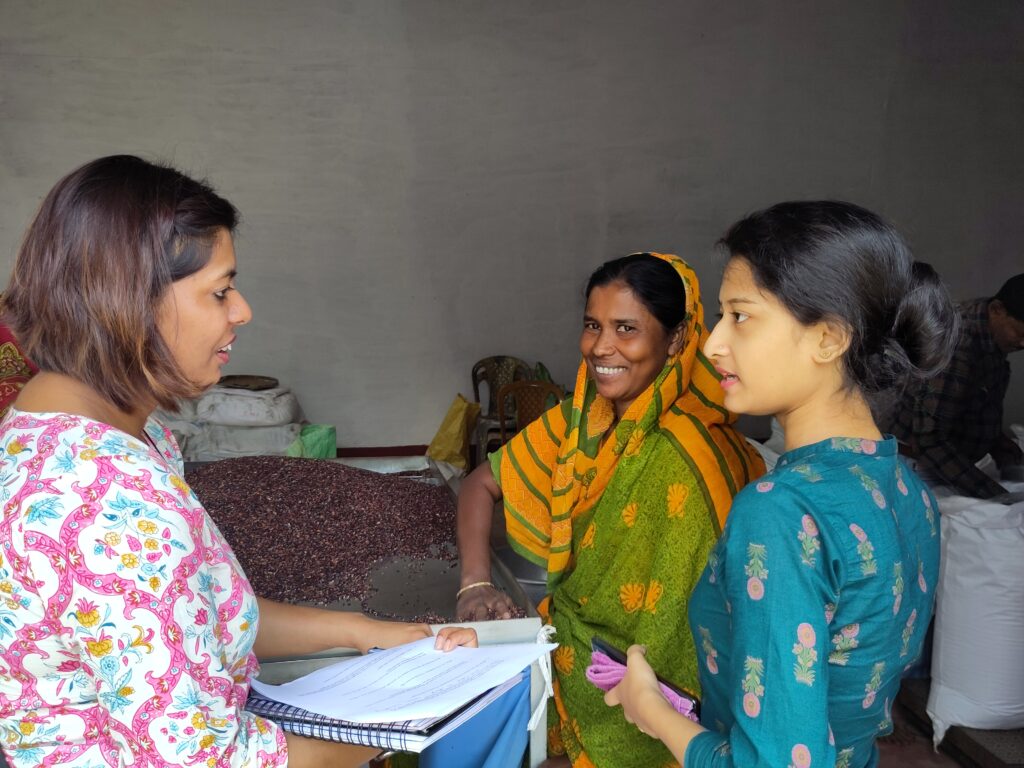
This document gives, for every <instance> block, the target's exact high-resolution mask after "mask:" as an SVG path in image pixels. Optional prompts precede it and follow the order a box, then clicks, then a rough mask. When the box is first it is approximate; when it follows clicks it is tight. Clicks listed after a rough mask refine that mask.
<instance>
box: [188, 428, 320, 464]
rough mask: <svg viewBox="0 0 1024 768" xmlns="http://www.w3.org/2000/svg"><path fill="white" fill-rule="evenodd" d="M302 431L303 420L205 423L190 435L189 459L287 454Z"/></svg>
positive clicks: (209, 459) (200, 459)
mask: <svg viewBox="0 0 1024 768" xmlns="http://www.w3.org/2000/svg"><path fill="white" fill-rule="evenodd" d="M300 432H302V425H301V424H281V425H278V426H273V427H226V426H223V425H220V424H204V425H203V427H202V429H201V430H200V431H199V433H198V434H194V435H191V436H189V438H188V453H187V455H186V458H187V459H188V460H189V461H216V460H218V459H233V458H237V457H239V456H283V455H284V453H285V451H286V450H287V449H288V446H289V445H291V444H292V443H294V442H295V440H296V439H297V438H298V437H299V433H300Z"/></svg>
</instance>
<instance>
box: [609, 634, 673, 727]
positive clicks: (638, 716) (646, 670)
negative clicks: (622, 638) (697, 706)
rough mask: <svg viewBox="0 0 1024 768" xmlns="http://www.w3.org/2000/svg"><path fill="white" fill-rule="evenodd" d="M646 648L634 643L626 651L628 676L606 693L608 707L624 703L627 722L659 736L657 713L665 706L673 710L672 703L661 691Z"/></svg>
mask: <svg viewBox="0 0 1024 768" xmlns="http://www.w3.org/2000/svg"><path fill="white" fill-rule="evenodd" d="M646 654H647V649H646V648H645V647H644V646H642V645H631V646H629V650H628V651H626V676H625V677H623V678H622V682H620V683H619V684H618V685H616V686H615V687H614V688H612V689H611V690H610V691H608V692H607V693H606V694H605V695H604V703H605V704H607V705H608V706H609V707H614V706H618V705H621V706H622V714H623V715H624V716H625V718H626V720H627V722H630V723H633V724H634V725H636V727H637V728H639V729H640V732H641V733H645V734H647V735H648V736H655V737H657V720H656V717H657V715H658V714H663V713H664V711H665V708H668V709H669V710H671V711H672V712H675V710H674V709H672V705H671V704H669V703H668V700H667V699H666V698H665V697H664V696H663V695H662V694H661V689H660V688H659V686H658V678H657V677H656V676H655V674H654V670H653V669H651V665H650V664H648V663H647V658H646Z"/></svg>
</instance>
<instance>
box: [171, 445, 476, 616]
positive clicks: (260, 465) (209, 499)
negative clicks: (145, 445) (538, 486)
mask: <svg viewBox="0 0 1024 768" xmlns="http://www.w3.org/2000/svg"><path fill="white" fill-rule="evenodd" d="M186 480H187V481H188V483H189V485H190V486H191V487H192V490H193V491H194V492H195V494H196V496H197V497H198V498H199V500H200V501H201V502H202V503H203V505H204V506H205V507H206V510H207V511H208V512H209V513H210V517H211V518H213V520H214V521H215V522H216V523H217V525H218V527H219V528H220V529H221V532H222V533H223V534H224V537H225V538H226V539H227V540H228V542H229V543H230V544H231V547H232V549H234V551H235V554H236V556H237V557H238V560H239V562H240V563H241V564H242V567H243V568H244V569H245V572H246V575H247V576H248V577H249V580H250V581H251V582H252V585H253V588H254V589H255V591H256V593H257V594H259V595H262V596H265V597H269V598H272V599H276V600H284V601H287V602H309V603H315V604H320V605H326V604H329V603H332V602H335V601H337V600H342V599H346V598H347V599H355V600H359V601H365V600H366V598H367V597H368V595H369V594H370V591H371V586H370V583H369V573H370V571H371V570H372V568H373V566H374V564H375V563H377V562H378V561H380V560H382V559H383V558H387V557H394V556H405V557H411V558H438V559H443V560H448V561H450V562H452V563H453V564H454V563H455V562H456V561H457V556H456V554H455V550H454V546H453V545H452V543H453V542H454V541H455V505H454V503H453V500H452V498H451V495H450V494H449V492H448V489H447V488H445V487H444V486H437V485H430V484H427V483H423V482H417V481H415V480H408V479H405V478H402V477H395V476H393V475H385V474H379V473H377V472H370V471H367V470H363V469H357V468H354V467H348V466H345V465H343V464H338V463H335V462H330V461H323V460H316V459H292V458H285V457H278V456H251V457H244V458H238V459H225V460H222V461H216V462H212V463H210V464H205V465H201V466H198V467H196V468H194V469H192V470H191V471H189V472H188V473H187V476H186Z"/></svg>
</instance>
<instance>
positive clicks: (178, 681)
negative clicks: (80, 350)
mask: <svg viewBox="0 0 1024 768" xmlns="http://www.w3.org/2000/svg"><path fill="white" fill-rule="evenodd" d="M146 433H147V435H148V436H149V437H150V439H151V440H152V441H153V445H152V446H150V445H147V444H145V443H143V442H141V441H140V440H137V439H135V438H133V437H131V436H129V435H127V434H125V433H123V432H120V431H118V430H116V429H114V428H113V427H110V426H108V425H105V424H100V423H98V422H94V421H90V420H89V419H86V418H83V417H80V416H73V415H68V414H32V413H23V412H19V411H16V410H12V411H11V412H10V413H8V414H7V416H6V417H5V418H4V419H3V421H2V423H0V460H2V468H0V503H2V504H3V518H2V528H0V651H2V658H3V662H2V665H0V743H2V744H3V748H4V752H5V754H6V756H7V759H8V761H9V762H10V763H11V765H12V766H18V767H19V768H20V766H30V765H32V766H36V765H50V764H59V765H72V766H83V767H84V766H106V765H111V766H113V765H137V766H179V765H180V766H211V767H212V766H217V767H218V768H227V766H276V765H284V764H285V763H286V754H287V752H286V747H285V741H284V735H283V733H282V732H281V731H280V729H279V728H278V727H277V726H275V725H274V724H272V723H269V722H267V721H265V720H262V719H260V718H257V717H256V716H254V715H252V714H251V713H248V712H246V711H244V710H243V709H242V706H243V705H244V703H245V699H246V695H247V693H248V689H249V682H248V681H249V678H250V676H251V675H253V674H254V673H255V672H256V669H257V664H256V659H255V656H254V655H253V654H252V646H253V642H254V640H255V637H256V628H257V622H258V612H257V604H256V598H255V596H254V595H253V593H252V588H251V587H250V585H249V582H248V580H247V579H246V578H245V574H244V573H243V572H242V569H241V567H240V566H239V564H238V562H237V561H236V560H235V557H234V555H233V554H232V552H231V548H230V547H229V546H228V545H227V543H226V542H225V541H224V539H223V538H222V536H221V534H220V532H219V531H218V530H217V528H216V526H215V525H214V523H213V522H212V521H211V520H210V518H209V517H208V516H207V514H206V511H205V510H204V509H203V507H202V505H201V504H200V503H199V501H198V500H197V499H196V497H195V496H194V495H193V494H192V492H191V491H190V490H189V488H188V486H187V485H186V483H185V482H184V480H182V477H181V475H182V464H181V454H180V453H179V451H178V449H177V446H176V445H175V444H174V440H173V438H172V437H171V435H170V433H169V432H167V431H166V430H165V429H164V428H162V427H161V426H160V425H159V424H157V423H156V422H155V421H152V420H151V421H150V422H149V423H148V424H147V425H146Z"/></svg>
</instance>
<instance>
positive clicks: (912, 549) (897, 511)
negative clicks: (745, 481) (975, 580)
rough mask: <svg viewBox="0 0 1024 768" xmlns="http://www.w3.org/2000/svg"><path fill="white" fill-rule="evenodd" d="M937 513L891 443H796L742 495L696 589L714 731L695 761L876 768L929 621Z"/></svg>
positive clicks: (694, 617)
mask: <svg viewBox="0 0 1024 768" xmlns="http://www.w3.org/2000/svg"><path fill="white" fill-rule="evenodd" d="M934 510H935V500H934V499H933V498H932V496H931V493H930V492H929V491H928V490H927V488H926V487H925V486H924V484H923V483H922V482H921V481H920V480H918V479H917V477H916V476H915V475H914V474H913V473H912V472H911V471H910V470H909V469H908V468H907V467H906V465H905V464H904V463H903V461H902V460H901V459H900V457H899V456H898V454H897V452H896V440H895V439H894V438H892V437H889V438H887V439H885V440H882V441H874V440H860V439H843V438H833V439H828V440H823V441H821V442H818V443H814V444H812V445H807V446H803V447H801V448H796V449H794V450H792V451H788V452H787V453H785V454H784V455H783V456H782V457H781V458H780V459H779V462H778V464H777V465H776V467H775V470H774V471H773V472H771V473H770V474H769V475H766V476H765V477H764V478H762V479H761V480H760V481H759V482H756V483H754V484H752V485H749V486H747V487H746V488H744V489H743V491H741V492H740V494H739V496H737V497H736V500H735V501H734V502H733V507H732V512H731V514H730V517H729V522H728V525H727V526H726V529H725V533H724V535H723V536H722V538H721V539H720V540H719V542H718V544H717V546H716V548H715V549H714V550H713V552H712V555H711V556H710V558H709V560H708V567H707V569H706V570H705V571H704V574H703V576H702V577H701V580H700V582H699V583H698V585H697V587H696V589H695V591H694V593H693V596H692V598H691V599H690V629H691V631H692V632H693V636H694V638H695V639H696V641H697V656H698V663H699V666H700V672H701V686H702V688H703V691H704V705H703V712H702V717H701V721H702V723H703V724H704V725H705V727H707V728H709V729H710V730H708V731H705V732H704V733H702V734H699V735H698V736H696V737H695V738H694V740H693V741H691V742H690V746H689V749H688V750H687V754H686V765H688V766H690V765H694V766H697V765H700V766H703V765H715V766H718V765H721V766H732V765H737V766H754V765H770V766H784V765H793V766H797V767H798V768H804V767H805V766H811V765H824V766H832V765H835V766H845V767H847V768H849V767H852V766H861V765H873V764H874V758H873V757H872V754H873V751H874V741H875V737H877V736H878V735H879V734H881V733H886V732H888V731H889V730H890V729H891V727H892V722H891V720H890V717H889V713H890V710H891V707H892V704H893V702H894V701H895V699H896V692H897V691H898V690H899V683H900V675H901V673H902V672H903V670H904V669H905V668H906V667H907V666H908V665H909V664H910V663H912V662H913V661H914V659H915V658H916V657H917V655H918V653H919V652H920V648H921V642H922V639H923V637H924V633H925V632H926V631H927V629H928V622H929V621H930V620H931V615H932V599H933V596H934V591H935V583H936V578H937V577H938V570H939V531H938V521H937V519H936V513H935V511H934ZM730 606H731V608H732V611H731V613H730V610H729V607H730ZM821 712H827V713H828V716H827V718H823V717H815V716H809V715H810V714H811V713H821ZM812 757H813V760H812Z"/></svg>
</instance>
